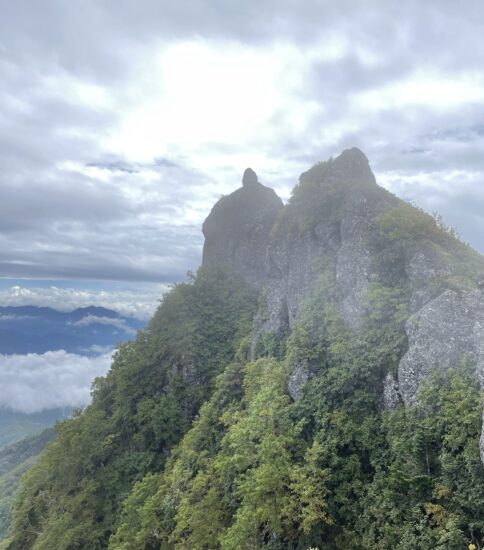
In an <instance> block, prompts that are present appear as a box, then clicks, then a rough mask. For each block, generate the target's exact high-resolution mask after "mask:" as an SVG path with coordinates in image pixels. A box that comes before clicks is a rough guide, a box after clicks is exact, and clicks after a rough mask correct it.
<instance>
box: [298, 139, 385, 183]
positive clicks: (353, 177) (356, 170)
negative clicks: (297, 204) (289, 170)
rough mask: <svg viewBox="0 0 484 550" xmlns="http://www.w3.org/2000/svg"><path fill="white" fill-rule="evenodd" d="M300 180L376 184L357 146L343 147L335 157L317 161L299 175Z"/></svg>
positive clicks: (365, 159) (364, 157) (368, 165)
mask: <svg viewBox="0 0 484 550" xmlns="http://www.w3.org/2000/svg"><path fill="white" fill-rule="evenodd" d="M300 181H301V182H304V181H313V182H316V183H334V182H338V183H342V184H344V183H351V184H358V183H359V184H365V183H366V184H376V180H375V176H374V175H373V172H372V171H371V168H370V163H369V161H368V158H367V157H366V155H365V154H364V153H363V151H361V150H360V149H358V148H357V147H352V148H351V149H345V150H344V151H343V152H342V153H341V154H340V155H339V156H337V157H336V158H334V159H333V158H331V159H329V160H328V161H326V162H319V163H318V164H316V165H314V166H313V167H312V168H310V169H309V170H308V171H307V172H304V173H303V174H301V176H300Z"/></svg>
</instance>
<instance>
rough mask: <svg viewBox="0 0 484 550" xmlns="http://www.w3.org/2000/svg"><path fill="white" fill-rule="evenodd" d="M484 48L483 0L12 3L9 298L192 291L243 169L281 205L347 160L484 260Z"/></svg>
mask: <svg viewBox="0 0 484 550" xmlns="http://www.w3.org/2000/svg"><path fill="white" fill-rule="evenodd" d="M482 36H484V3H483V2H482V0H476V1H472V0H467V1H462V2H456V1H455V0H453V1H445V0H439V1H434V2H431V1H430V2H422V1H421V0H419V1H415V2H412V1H406V2H395V1H380V2H371V1H367V2H358V1H356V0H353V1H351V2H349V1H341V0H338V1H334V0H332V1H330V2H324V1H301V0H297V1H296V0H293V1H289V0H286V1H283V0H282V1H279V2H277V3H275V2H272V1H265V0H257V1H255V0H254V1H252V0H246V1H244V2H235V1H231V0H229V1H225V2H223V1H221V0H189V1H184V0H177V1H176V2H172V1H165V0H138V1H136V2H135V1H134V0H129V1H127V0H111V1H107V0H104V1H103V0H82V1H78V2H66V1H65V0H57V1H56V0H44V1H42V2H39V1H37V0H30V1H29V0H18V1H17V2H5V3H4V5H3V8H2V16H1V17H0V277H3V278H4V280H3V283H2V288H3V291H2V292H3V294H2V293H0V300H2V301H3V302H6V301H9V300H10V302H9V303H11V302H12V300H13V302H15V299H14V298H12V296H14V297H15V296H20V298H19V299H18V302H19V303H20V302H21V301H22V300H23V301H25V294H24V295H23V298H22V292H19V291H18V289H17V290H12V291H10V290H8V289H9V287H10V286H14V285H16V286H21V287H29V288H32V287H36V288H37V290H35V292H37V296H38V295H39V290H38V288H39V287H45V288H44V290H43V291H42V292H43V295H44V296H47V297H48V298H45V300H44V301H46V302H49V300H50V302H49V304H50V305H55V303H56V300H58V301H60V302H62V301H63V300H65V299H66V294H65V293H66V292H67V290H66V291H65V292H64V298H60V297H59V293H58V292H57V291H58V290H59V288H58V287H59V285H60V286H63V287H64V288H66V289H68V288H71V287H72V288H74V287H75V289H76V291H79V289H80V288H81V289H82V287H83V285H84V286H86V287H88V286H89V285H90V286H89V288H91V289H92V287H93V284H94V283H93V282H92V281H98V282H97V283H95V285H97V286H96V291H99V290H104V291H109V292H111V291H113V285H119V284H123V285H125V287H123V289H124V290H123V292H126V293H127V294H126V296H128V297H129V293H130V292H131V293H133V292H134V293H135V289H136V285H139V284H141V283H143V284H144V285H145V286H144V287H143V289H145V290H146V288H148V286H149V283H164V284H166V283H169V282H171V281H174V280H180V279H182V278H183V277H184V274H185V273H186V271H187V270H189V269H191V270H193V269H196V267H197V265H198V264H199V262H200V258H201V245H202V236H201V231H200V226H201V223H202V221H203V219H204V218H205V216H206V215H207V214H208V212H209V211H210V208H211V206H212V204H213V203H214V202H215V201H216V200H217V198H218V197H219V196H220V195H221V194H225V193H228V192H230V191H232V190H234V189H235V188H237V187H238V186H239V184H240V179H241V174H242V172H243V170H244V168H246V167H247V166H252V167H253V168H254V169H255V170H256V171H257V172H258V174H259V178H260V180H261V181H262V182H263V183H265V184H266V185H269V186H271V187H274V188H275V189H276V190H277V191H278V192H279V194H280V195H281V196H282V197H283V198H284V199H287V197H288V196H289V193H290V189H291V187H292V186H293V185H294V184H295V183H296V182H297V178H298V176H299V174H300V173H301V172H302V171H304V170H306V169H307V168H309V167H310V166H311V165H312V164H314V163H315V162H317V161H319V160H324V159H326V158H328V157H329V156H331V155H333V156H334V155H337V154H339V152H340V151H341V150H342V149H344V148H347V147H352V146H357V147H360V148H361V149H362V150H363V151H364V152H365V153H366V155H367V156H368V158H369V160H370V163H371V166H372V168H373V170H374V172H375V175H376V177H377V181H378V182H379V183H380V184H382V185H384V186H385V187H387V188H389V189H390V190H392V191H394V192H395V193H396V194H398V195H399V196H400V197H402V198H404V199H412V200H414V201H416V203H417V204H419V205H421V206H423V207H424V208H425V209H427V210H429V211H433V210H437V211H439V212H440V213H441V214H442V215H443V216H444V220H445V221H446V222H447V223H448V224H450V225H453V226H455V227H456V228H457V229H458V231H459V233H460V234H461V235H462V237H463V238H464V239H465V240H467V241H469V242H470V243H471V244H472V245H473V246H474V247H476V248H477V249H478V250H480V251H481V252H484V154H483V145H484V42H483V40H482ZM32 279H34V280H36V281H32ZM73 280H75V284H74V282H72V284H70V281H73ZM99 281H101V282H99ZM102 281H104V282H102ZM112 281H118V282H117V283H113V282H112ZM53 285H56V288H57V291H56V290H52V291H51V292H50V291H49V289H50V287H51V286H53ZM140 288H141V287H140ZM160 288H161V287H160V286H159V285H157V286H153V288H152V289H150V290H149V292H152V291H153V289H156V292H158V290H159V289H160ZM5 289H7V290H5ZM133 289H134V290H133ZM114 291H116V292H118V291H119V289H118V288H116V289H114ZM42 292H41V293H40V294H42ZM49 292H50V294H49ZM56 292H57V294H56ZM147 292H148V291H147ZM149 292H148V294H149ZM73 296H75V295H73ZM49 297H50V298H49ZM116 299H117V300H118V302H119V294H118V295H117V296H115V297H114V298H113V303H114V302H115V301H116ZM128 301H129V300H128ZM104 305H108V304H107V303H106V304H104Z"/></svg>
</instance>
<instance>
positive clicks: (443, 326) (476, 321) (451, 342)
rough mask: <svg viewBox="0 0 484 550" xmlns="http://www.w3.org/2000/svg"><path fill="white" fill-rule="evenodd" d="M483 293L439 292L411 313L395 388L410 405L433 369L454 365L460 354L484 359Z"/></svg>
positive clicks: (476, 360) (479, 361) (470, 357)
mask: <svg viewBox="0 0 484 550" xmlns="http://www.w3.org/2000/svg"><path fill="white" fill-rule="evenodd" d="M482 306H483V294H482V293H481V292H480V291H478V290H476V291H472V292H467V293H465V294H460V293H458V292H456V291H453V290H447V291H445V292H443V293H442V294H441V295H440V296H438V297H437V298H435V299H433V300H431V301H430V302H428V303H427V304H426V305H425V306H423V307H422V308H421V309H420V310H419V311H418V312H416V313H415V314H413V315H412V316H411V317H410V318H409V319H408V321H407V323H406V325H405V330H406V332H407V336H408V343H409V348H408V351H407V353H406V354H405V356H404V357H403V358H402V360H401V362H400V366H399V370H398V381H399V389H400V393H401V395H402V398H403V400H404V402H405V403H407V404H412V403H414V402H415V400H416V395H417V392H418V389H419V386H420V383H421V381H422V380H423V379H425V378H426V377H427V376H428V375H429V373H430V371H431V370H432V369H433V368H438V369H442V370H445V369H447V368H449V367H451V366H456V365H458V364H459V362H460V361H461V360H462V358H463V357H464V356H467V357H468V358H469V359H470V360H471V361H472V362H473V363H478V364H480V365H481V368H482V364H483V362H484V354H483V352H484V349H483V348H484V344H483V341H482V338H483V336H484V333H483V330H482V326H481V323H482V320H481V318H482V312H483V310H482Z"/></svg>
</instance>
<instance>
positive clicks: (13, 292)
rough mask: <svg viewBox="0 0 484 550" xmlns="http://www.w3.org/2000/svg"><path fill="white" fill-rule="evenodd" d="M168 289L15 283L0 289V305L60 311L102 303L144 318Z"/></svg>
mask: <svg viewBox="0 0 484 550" xmlns="http://www.w3.org/2000/svg"><path fill="white" fill-rule="evenodd" d="M168 289H169V287H168V286H167V285H163V284H152V285H140V287H138V288H133V289H132V290H86V289H75V288H58V287H55V286H49V287H39V288H25V287H23V286H18V285H16V286H12V287H10V288H7V289H5V290H0V305H2V306H40V307H51V308H53V309H57V310H59V311H72V310H74V309H77V308H81V307H87V306H101V307H105V308H108V309H112V310H114V311H117V312H118V313H120V314H121V315H125V316H127V317H135V318H136V319H140V320H142V321H146V320H148V319H149V318H150V317H151V316H152V315H153V313H154V311H155V309H156V308H157V306H158V304H159V301H160V299H161V297H162V295H163V293H164V292H166V291H167V290H168ZM120 328H122V327H120Z"/></svg>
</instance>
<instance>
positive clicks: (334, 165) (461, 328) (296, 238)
mask: <svg viewBox="0 0 484 550" xmlns="http://www.w3.org/2000/svg"><path fill="white" fill-rule="evenodd" d="M242 181H243V185H244V187H243V188H241V189H239V190H237V191H235V192H234V193H232V194H231V195H229V196H227V197H224V198H222V199H221V200H220V201H219V202H218V203H217V204H216V205H215V207H214V208H213V210H212V212H211V213H210V215H209V217H208V218H207V220H206V221H205V223H204V225H203V232H204V235H205V239H206V240H205V248H204V257H203V263H204V264H213V263H220V264H221V265H224V266H226V267H229V268H230V269H232V270H233V271H234V272H236V273H238V274H239V275H240V276H242V277H243V278H244V279H245V280H246V281H247V282H248V283H250V284H251V285H255V286H256V287H257V288H258V290H259V291H261V292H262V294H263V297H264V300H263V304H262V305H260V307H259V311H258V312H257V315H256V318H255V326H254V331H253V336H252V356H253V357H254V356H255V355H256V348H257V344H258V342H259V341H260V340H261V339H262V338H263V337H264V336H265V335H267V334H271V335H276V336H277V335H281V334H286V333H287V332H289V331H291V329H292V328H293V327H294V325H295V324H297V321H298V319H299V317H300V315H301V312H302V311H303V306H304V304H305V303H306V302H307V301H308V300H310V299H311V297H312V296H313V295H314V294H315V293H316V290H317V284H318V280H319V278H320V276H321V265H323V264H324V265H328V263H329V264H330V265H331V277H332V279H333V281H334V283H335V288H336V294H337V297H338V305H339V313H340V314H341V317H342V319H343V320H344V322H345V323H346V325H347V327H348V328H349V329H351V330H352V331H358V328H359V326H360V325H361V323H362V322H364V321H365V319H366V318H367V317H368V315H370V314H371V309H370V308H371V304H370V303H369V302H368V294H369V292H370V291H371V289H372V287H373V288H374V287H375V285H378V284H380V285H384V286H385V288H392V287H393V288H394V289H397V288H398V289H402V290H404V292H405V295H406V300H405V302H406V303H405V306H406V309H407V311H408V318H407V320H406V323H405V337H406V340H407V342H408V347H407V349H406V353H405V354H404V355H403V357H402V358H401V360H400V362H399V365H398V369H397V372H396V373H394V374H390V373H389V374H388V375H387V377H386V379H385V385H384V389H383V401H384V405H385V407H387V408H388V407H394V406H395V405H396V404H397V403H399V402H400V401H403V402H404V403H407V404H411V403H413V402H415V400H416V398H417V394H418V390H419V387H420V385H421V383H422V382H423V381H424V380H425V379H426V377H427V376H428V375H429V373H430V372H431V371H432V370H433V369H435V368H438V369H446V368H448V367H450V366H452V365H455V364H457V363H458V362H459V361H460V360H461V359H462V358H463V357H468V358H469V359H470V360H471V361H472V362H474V363H475V364H476V365H477V375H478V377H479V379H480V380H481V382H482V383H484V292H483V285H482V280H484V279H483V276H484V259H483V258H482V257H480V256H479V255H478V254H477V253H475V252H474V251H472V250H471V249H469V248H468V247H466V246H465V245H464V244H463V243H460V242H457V241H456V240H455V239H454V238H452V236H450V235H446V234H445V233H444V232H442V231H438V228H437V227H436V222H435V221H433V222H432V219H431V217H430V216H428V215H426V214H424V213H423V212H421V211H418V210H417V209H415V208H413V207H411V206H410V205H408V204H407V203H405V202H404V201H402V200H400V199H398V198H397V197H395V196H394V195H392V194H390V193H388V192H387V191H386V190H384V189H383V188H381V187H379V186H378V185H377V183H376V180H375V176H374V175H373V173H372V171H371V168H370V165H369V162H368V159H367V158H366V156H365V155H364V154H363V153H362V151H360V150H359V149H357V148H352V149H348V150H346V151H343V152H342V153H341V155H339V156H338V157H337V158H335V159H331V160H329V161H327V162H322V163H319V164H316V165H315V166H314V167H312V168H311V169H310V170H308V171H307V172H304V173H303V174H301V176H300V180H299V185H298V186H297V187H296V189H295V192H294V194H293V197H292V199H291V201H290V202H289V203H288V204H287V205H285V206H284V207H283V206H282V202H281V200H280V199H279V198H278V197H277V195H276V194H275V192H274V191H272V190H270V189H268V188H267V187H264V186H262V185H261V184H260V183H258V180H257V176H256V175H255V172H254V171H253V170H252V169H250V168H248V169H247V170H246V171H245V173H244V177H243V180H242ZM404 214H407V218H405V217H403V215H404ZM392 224H393V225H392ZM402 224H403V226H404V227H401V226H402ZM387 229H388V233H390V235H386V234H385V233H386V232H387ZM399 230H400V231H401V232H402V234H401V235H398V234H397V233H398V231H399ZM392 232H393V233H394V234H393V235H391V233H392ZM412 232H414V233H415V234H414V235H413V236H412ZM479 281H481V284H480V283H479ZM388 306H389V307H391V304H388ZM310 377H311V367H310V366H309V365H307V364H305V365H303V364H301V363H297V364H295V365H294V369H293V372H292V374H291V379H290V380H291V382H290V385H289V387H290V390H291V394H292V395H293V397H297V396H298V395H300V392H301V386H302V384H304V383H305V382H306V381H307V380H308V378H310ZM481 452H482V458H483V460H484V435H483V437H482V444H481Z"/></svg>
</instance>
